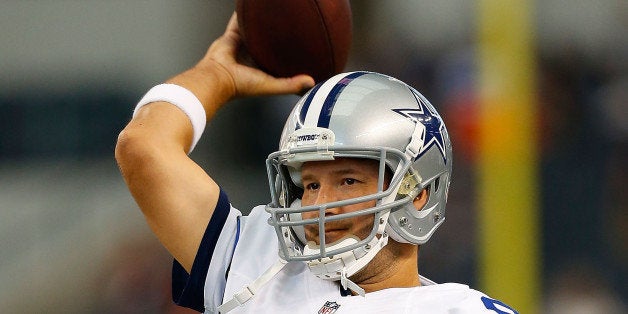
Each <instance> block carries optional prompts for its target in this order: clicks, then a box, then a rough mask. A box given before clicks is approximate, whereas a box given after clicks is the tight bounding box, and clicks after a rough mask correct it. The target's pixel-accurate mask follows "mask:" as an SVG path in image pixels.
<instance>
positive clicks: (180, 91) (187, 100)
mask: <svg viewBox="0 0 628 314" xmlns="http://www.w3.org/2000/svg"><path fill="white" fill-rule="evenodd" d="M158 101H165V102H168V103H170V104H172V105H175V106H177V107H178V108H179V109H181V111H183V112H184V113H185V114H186V115H187V116H188V118H189V119H190V122H191V123H192V129H193V130H194V134H193V137H192V144H191V145H190V149H189V150H188V154H189V153H191V152H192V150H193V149H194V147H195V146H196V143H198V141H199V140H200V139H201V135H202V134H203V131H204V130H205V124H206V123H207V119H206V118H205V109H204V108H203V104H201V101H200V100H198V98H196V96H195V95H194V94H193V93H192V92H191V91H189V90H188V89H186V88H184V87H181V86H179V85H175V84H159V85H157V86H155V87H153V88H151V89H150V90H149V91H148V92H147V93H146V95H144V97H142V99H141V100H140V102H139V103H137V106H135V110H134V111H133V117H135V115H137V112H138V111H139V110H140V108H142V107H143V106H145V105H148V104H150V103H153V102H158Z"/></svg>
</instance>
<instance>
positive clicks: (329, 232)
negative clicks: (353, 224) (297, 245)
mask: <svg viewBox="0 0 628 314" xmlns="http://www.w3.org/2000/svg"><path fill="white" fill-rule="evenodd" d="M312 229H313V228H312ZM308 231H310V232H308ZM348 232H349V229H348V228H333V229H328V228H325V243H326V244H330V243H334V242H336V241H338V240H340V239H342V238H343V237H345V236H346V235H347V233H348ZM305 234H306V238H307V239H311V240H313V241H314V242H316V244H320V243H321V239H320V237H319V233H318V230H307V229H306V233H305Z"/></svg>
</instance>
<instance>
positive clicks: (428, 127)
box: [392, 91, 447, 163]
mask: <svg viewBox="0 0 628 314" xmlns="http://www.w3.org/2000/svg"><path fill="white" fill-rule="evenodd" d="M412 94H413V95H414V98H415V99H416V102H417V104H418V108H405V109H392V110H393V111H394V112H396V113H398V114H400V115H402V116H404V117H407V118H409V119H411V120H412V121H414V122H416V123H421V124H422V125H423V126H425V133H424V134H423V139H422V140H423V146H422V147H421V150H420V151H419V154H418V155H417V157H416V158H419V157H421V156H422V155H423V154H424V153H425V152H426V151H427V150H428V149H429V148H430V147H431V146H432V145H436V147H438V150H439V151H440V154H441V156H442V157H443V160H444V161H445V163H447V157H446V156H445V140H444V139H443V133H445V132H447V131H446V130H445V123H444V122H443V119H442V118H441V117H440V116H439V115H438V113H436V110H435V109H434V108H432V106H431V105H429V104H427V103H426V102H425V101H424V100H423V99H422V97H420V96H418V95H417V93H416V92H415V91H412Z"/></svg>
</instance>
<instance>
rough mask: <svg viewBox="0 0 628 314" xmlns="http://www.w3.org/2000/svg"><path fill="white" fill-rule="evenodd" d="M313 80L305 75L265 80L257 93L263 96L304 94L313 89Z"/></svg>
mask: <svg viewBox="0 0 628 314" xmlns="http://www.w3.org/2000/svg"><path fill="white" fill-rule="evenodd" d="M314 85H315V82H314V79H313V78H312V77H311V76H309V75H306V74H299V75H295V76H292V77H283V78H272V79H270V80H265V81H264V83H263V85H262V86H260V87H259V90H258V92H259V93H260V94H265V95H279V94H304V93H305V92H306V91H307V90H309V89H310V88H312V87H314Z"/></svg>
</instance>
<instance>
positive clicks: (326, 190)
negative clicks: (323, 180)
mask: <svg viewBox="0 0 628 314" xmlns="http://www.w3.org/2000/svg"><path fill="white" fill-rule="evenodd" d="M339 200H340V198H339V197H338V193H337V192H336V191H335V189H333V188H330V187H321V188H320V190H319V193H318V194H317V197H316V203H315V204H316V205H325V204H328V203H331V202H335V201H339ZM340 210H341V209H340V207H327V208H326V209H325V215H326V216H327V215H336V214H338V213H340Z"/></svg>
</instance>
